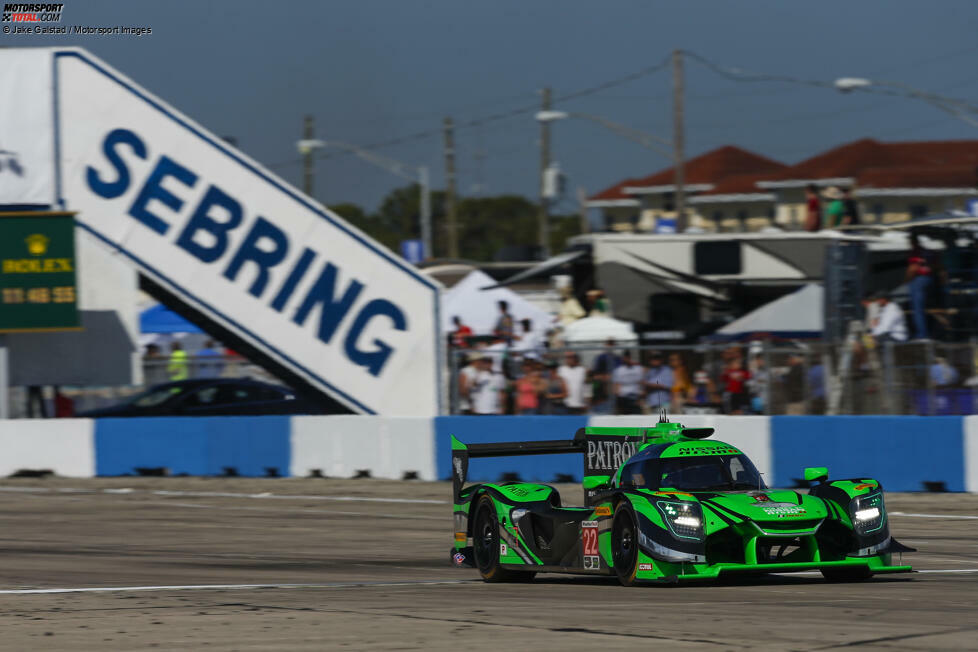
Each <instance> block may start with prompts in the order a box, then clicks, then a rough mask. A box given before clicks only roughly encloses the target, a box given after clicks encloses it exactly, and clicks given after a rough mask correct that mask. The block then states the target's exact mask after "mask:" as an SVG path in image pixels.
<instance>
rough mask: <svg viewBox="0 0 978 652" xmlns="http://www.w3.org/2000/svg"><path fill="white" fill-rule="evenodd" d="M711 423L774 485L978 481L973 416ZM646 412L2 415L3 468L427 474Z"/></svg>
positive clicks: (481, 473)
mask: <svg viewBox="0 0 978 652" xmlns="http://www.w3.org/2000/svg"><path fill="white" fill-rule="evenodd" d="M675 418H676V420H678V421H680V422H682V423H684V424H685V425H688V426H700V427H702V426H708V427H714V428H716V430H717V434H716V435H715V436H716V438H717V439H720V440H723V441H728V442H730V443H731V444H734V445H735V446H737V447H739V448H741V449H742V450H744V451H745V452H746V453H747V454H748V455H749V456H750V457H751V459H752V460H753V461H754V463H755V465H756V466H757V468H758V470H759V471H760V472H761V473H763V474H764V478H765V481H766V482H767V484H768V485H770V486H779V487H785V486H792V484H793V481H794V479H795V478H801V477H802V476H803V474H804V468H805V467H806V466H827V467H828V468H829V473H830V476H831V477H833V478H853V477H859V478H862V477H872V478H875V479H877V480H879V481H881V482H882V483H883V486H884V487H885V488H886V489H887V490H890V491H919V490H921V489H922V488H923V483H925V482H943V483H944V484H945V486H946V487H947V489H948V490H950V491H971V492H978V416H973V417H956V416H949V417H915V416H899V417H888V416H852V417H849V416H841V417H824V416H805V417H793V416H775V417H730V416H679V417H675ZM654 420H655V417H645V416H634V417H628V416H612V417H583V416H582V417H576V416H563V417H549V416H532V417H530V416H527V417H515V416H513V417H510V416H504V417H466V416H451V417H437V418H434V419H429V418H423V417H403V418H385V417H365V416H331V417H330V416H326V417H322V416H297V417H287V416H268V417H206V418H177V417H172V418H141V419H96V420H90V419H60V420H54V419H51V420H9V421H0V452H2V455H0V476H6V475H10V474H11V473H14V472H16V471H18V470H20V469H51V470H52V471H54V472H55V473H57V474H58V475H63V476H69V477H91V476H95V475H100V476H115V475H130V474H134V473H136V469H137V468H140V467H148V468H159V467H163V468H166V469H167V470H168V472H169V473H170V474H173V475H176V474H188V475H221V474H223V473H225V471H226V470H227V469H234V472H236V473H238V474H240V475H245V476H265V475H268V474H270V473H272V474H277V475H281V476H306V475H309V474H310V473H311V472H313V471H314V470H318V471H319V472H321V473H322V474H323V475H326V476H330V477H351V476H353V475H354V473H356V472H357V471H360V470H369V471H370V473H371V475H372V476H373V477H379V478H392V479H399V478H402V477H404V475H405V474H406V473H413V474H416V475H417V476H418V477H419V478H421V479H423V480H436V479H438V480H443V479H447V478H448V477H450V474H451V455H450V446H449V438H450V436H451V435H455V436H456V437H458V438H459V439H460V440H462V441H463V442H467V443H483V442H492V441H520V440H553V439H570V438H572V437H573V436H574V433H575V432H576V431H577V429H578V428H581V427H584V426H587V425H592V426H643V425H650V424H651V423H653V422H654ZM582 467H583V463H582V460H581V458H580V456H579V455H542V456H527V457H510V458H480V459H476V460H473V462H472V464H471V466H470V478H471V479H473V480H498V479H499V477H500V476H501V475H502V474H503V473H507V472H512V473H517V474H519V476H520V477H521V478H523V479H525V480H542V481H548V482H549V481H553V480H554V479H555V478H556V477H557V476H558V475H568V476H571V477H573V478H574V479H575V480H580V478H581V472H582Z"/></svg>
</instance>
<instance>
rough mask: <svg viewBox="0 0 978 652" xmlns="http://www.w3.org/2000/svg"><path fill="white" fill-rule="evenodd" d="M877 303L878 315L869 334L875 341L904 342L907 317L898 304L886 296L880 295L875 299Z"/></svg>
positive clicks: (905, 339)
mask: <svg viewBox="0 0 978 652" xmlns="http://www.w3.org/2000/svg"><path fill="white" fill-rule="evenodd" d="M876 302H877V304H879V308H880V311H879V317H878V318H877V321H876V325H875V326H874V327H873V332H872V333H871V335H872V336H873V338H874V339H875V340H876V341H877V342H906V341H907V318H906V317H905V316H904V314H903V311H902V310H900V306H898V305H897V304H895V303H893V302H892V301H890V298H889V297H888V296H886V295H885V294H884V295H881V296H880V297H878V298H877V300H876Z"/></svg>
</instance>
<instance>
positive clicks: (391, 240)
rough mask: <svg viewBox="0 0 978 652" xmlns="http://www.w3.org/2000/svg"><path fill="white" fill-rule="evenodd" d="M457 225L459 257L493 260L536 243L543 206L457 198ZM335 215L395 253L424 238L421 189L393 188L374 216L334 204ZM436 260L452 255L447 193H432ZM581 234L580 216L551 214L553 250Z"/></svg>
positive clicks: (502, 198) (500, 198) (511, 199)
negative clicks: (517, 247)
mask: <svg viewBox="0 0 978 652" xmlns="http://www.w3.org/2000/svg"><path fill="white" fill-rule="evenodd" d="M456 201H457V208H456V215H457V218H456V223H457V229H458V249H459V257H461V258H464V259H468V260H474V261H492V260H493V259H494V258H495V256H496V253H497V252H498V251H499V250H500V249H501V248H502V247H504V246H507V245H530V246H532V245H536V244H537V237H538V236H537V233H538V222H537V216H538V212H539V206H538V205H537V204H536V203H534V202H531V201H530V200H528V199H527V198H526V197H521V196H519V195H497V196H494V197H468V198H464V199H457V200H456ZM329 209H330V210H331V211H333V212H334V213H336V214H338V215H340V216H341V217H342V218H343V219H345V220H346V221H348V222H349V223H351V224H353V225H354V226H356V227H357V228H358V229H360V230H361V231H363V232H364V233H366V234H367V235H369V236H371V237H372V238H374V239H375V240H377V241H379V242H381V243H382V244H384V245H386V246H387V247H389V248H390V249H391V250H392V251H395V252H398V251H399V250H400V243H401V242H402V241H404V240H415V239H419V238H420V237H421V220H420V215H421V189H420V186H419V185H418V184H411V185H409V186H404V187H402V188H396V189H394V190H392V191H391V192H390V193H389V194H388V195H387V196H386V197H385V198H384V201H383V202H382V203H381V205H380V207H379V208H378V209H377V211H376V212H374V213H367V212H366V211H365V210H364V209H363V208H361V207H360V206H358V205H356V204H350V203H346V204H335V205H332V206H330V207H329ZM431 225H432V227H431V232H432V247H433V249H434V252H433V254H434V255H433V256H431V257H432V258H444V257H446V256H447V252H448V238H447V235H448V234H447V229H446V214H445V193H444V192H443V191H440V190H436V191H433V192H432V193H431ZM579 233H580V220H579V218H578V216H577V215H576V214H571V215H551V216H550V251H551V252H559V251H562V250H563V248H564V245H565V243H566V242H567V239H568V238H570V237H571V236H574V235H577V234H579Z"/></svg>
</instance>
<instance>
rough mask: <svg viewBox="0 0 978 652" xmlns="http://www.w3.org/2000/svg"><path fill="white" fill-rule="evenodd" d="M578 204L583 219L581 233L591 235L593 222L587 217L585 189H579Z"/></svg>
mask: <svg viewBox="0 0 978 652" xmlns="http://www.w3.org/2000/svg"><path fill="white" fill-rule="evenodd" d="M577 203H578V206H579V210H580V217H581V233H590V231H591V220H590V219H588V215H587V190H585V189H584V188H578V189H577Z"/></svg>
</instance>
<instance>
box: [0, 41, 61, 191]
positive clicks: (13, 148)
mask: <svg viewBox="0 0 978 652" xmlns="http://www.w3.org/2000/svg"><path fill="white" fill-rule="evenodd" d="M0 57H2V62H3V63H2V64H0V88H2V89H3V90H2V91H0V93H2V97H3V99H2V100H0V207H4V206H8V207H9V206H20V207H25V206H32V207H48V206H50V205H51V204H52V203H53V201H54V187H55V184H54V130H53V129H52V128H51V125H52V124H53V122H54V100H53V93H52V78H53V67H52V56H51V50H47V49H37V50H4V51H3V53H2V54H0ZM0 209H2V208H0Z"/></svg>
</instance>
